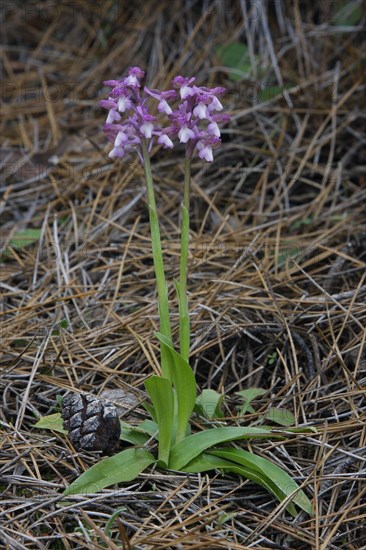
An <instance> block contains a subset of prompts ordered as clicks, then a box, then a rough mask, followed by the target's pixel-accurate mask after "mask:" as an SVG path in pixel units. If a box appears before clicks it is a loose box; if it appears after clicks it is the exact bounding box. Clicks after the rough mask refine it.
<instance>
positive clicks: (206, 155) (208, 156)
mask: <svg viewBox="0 0 366 550" xmlns="http://www.w3.org/2000/svg"><path fill="white" fill-rule="evenodd" d="M198 156H199V157H200V158H201V159H204V160H207V162H212V161H213V154H212V149H211V147H209V146H208V145H207V146H206V147H203V148H202V149H201V150H200V152H199V153H198Z"/></svg>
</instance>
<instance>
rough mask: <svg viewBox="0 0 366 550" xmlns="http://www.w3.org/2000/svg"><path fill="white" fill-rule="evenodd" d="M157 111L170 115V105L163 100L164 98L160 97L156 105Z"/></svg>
mask: <svg viewBox="0 0 366 550" xmlns="http://www.w3.org/2000/svg"><path fill="white" fill-rule="evenodd" d="M158 111H159V113H165V114H167V115H170V114H171V113H172V112H173V111H172V109H171V107H170V105H169V104H168V103H167V101H165V99H162V100H161V101H160V103H159V105H158Z"/></svg>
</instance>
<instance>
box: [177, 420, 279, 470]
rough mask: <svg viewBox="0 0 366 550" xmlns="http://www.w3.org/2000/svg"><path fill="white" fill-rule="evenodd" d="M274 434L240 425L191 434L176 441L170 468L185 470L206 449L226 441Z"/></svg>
mask: <svg viewBox="0 0 366 550" xmlns="http://www.w3.org/2000/svg"><path fill="white" fill-rule="evenodd" d="M271 435H272V434H271V432H270V431H269V430H263V429H262V428H252V427H245V428H238V427H223V428H212V429H211V430H206V431H203V432H199V433H196V434H193V435H189V436H188V437H186V438H185V439H183V440H182V441H179V443H176V444H175V445H174V446H173V447H172V449H171V452H170V461H169V468H171V469H172V470H184V466H185V465H186V464H188V463H189V462H190V461H191V460H193V459H194V458H195V457H196V456H198V455H199V454H201V453H202V452H203V451H206V449H209V448H210V447H213V446H214V445H218V444H219V443H225V442H226V441H234V440H235V439H249V438H253V437H270V436H271Z"/></svg>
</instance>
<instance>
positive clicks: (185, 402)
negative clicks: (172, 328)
mask: <svg viewBox="0 0 366 550" xmlns="http://www.w3.org/2000/svg"><path fill="white" fill-rule="evenodd" d="M156 337H157V338H158V339H159V340H160V342H161V345H162V348H164V349H165V350H166V354H167V356H168V360H169V362H170V372H171V375H172V380H173V385H174V388H175V391H176V395H177V432H176V441H177V442H178V441H180V440H181V439H183V438H184V437H185V436H186V434H187V429H188V423H189V418H190V416H191V414H192V411H193V408H194V404H195V400H196V380H195V377H194V373H193V370H192V369H191V367H190V366H189V365H188V363H187V362H186V361H185V360H184V359H183V358H182V357H181V356H180V355H179V353H177V352H176V351H175V350H174V349H173V348H172V347H171V346H170V345H169V341H168V340H167V339H166V338H165V337H164V336H163V335H162V334H159V333H156Z"/></svg>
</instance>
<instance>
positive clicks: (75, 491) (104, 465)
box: [63, 449, 155, 496]
mask: <svg viewBox="0 0 366 550" xmlns="http://www.w3.org/2000/svg"><path fill="white" fill-rule="evenodd" d="M154 462H155V457H154V455H153V454H151V453H150V452H149V451H147V450H145V449H126V450H125V451H122V452H120V453H118V454H116V455H114V456H110V457H108V458H104V459H103V460H100V461H99V462H97V463H96V464H94V466H92V467H91V468H89V470H87V471H86V472H84V473H83V474H82V475H81V476H80V477H78V478H77V479H76V480H75V481H74V482H73V483H71V485H70V486H69V487H67V489H66V490H65V491H64V493H63V494H64V496H69V495H80V494H83V495H85V494H89V493H96V492H98V491H101V490H102V489H104V488H105V487H109V486H110V485H114V484H115V483H122V482H127V481H132V480H133V479H135V478H136V477H137V476H138V475H139V474H140V473H141V472H142V471H143V470H145V469H146V468H147V467H148V466H150V464H153V463H154Z"/></svg>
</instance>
